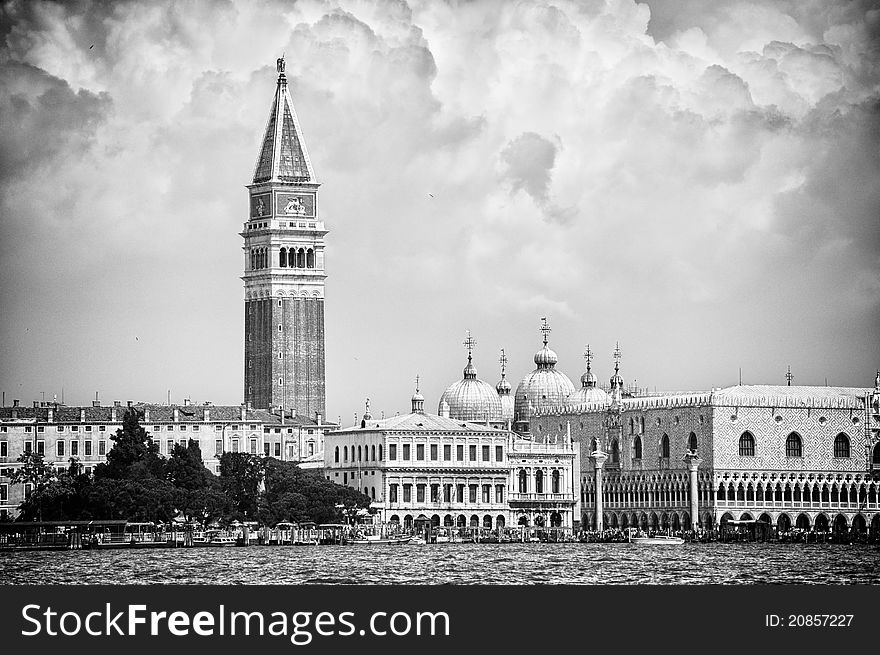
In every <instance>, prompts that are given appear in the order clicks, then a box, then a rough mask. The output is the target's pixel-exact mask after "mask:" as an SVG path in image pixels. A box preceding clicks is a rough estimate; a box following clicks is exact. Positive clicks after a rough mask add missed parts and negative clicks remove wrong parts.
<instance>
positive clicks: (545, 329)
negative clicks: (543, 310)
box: [541, 316, 551, 346]
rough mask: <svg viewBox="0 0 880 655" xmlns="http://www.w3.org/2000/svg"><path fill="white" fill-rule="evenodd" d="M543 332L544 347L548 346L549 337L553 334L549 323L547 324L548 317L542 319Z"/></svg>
mask: <svg viewBox="0 0 880 655" xmlns="http://www.w3.org/2000/svg"><path fill="white" fill-rule="evenodd" d="M541 332H542V333H543V334H544V345H545V346H546V345H547V335H548V334H550V332H551V329H550V325H548V323H547V317H546V316H542V317H541Z"/></svg>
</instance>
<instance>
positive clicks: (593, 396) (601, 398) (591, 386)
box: [568, 370, 611, 405]
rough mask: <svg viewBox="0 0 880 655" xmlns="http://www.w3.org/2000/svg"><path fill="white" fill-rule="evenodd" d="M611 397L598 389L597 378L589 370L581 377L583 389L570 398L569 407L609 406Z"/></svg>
mask: <svg viewBox="0 0 880 655" xmlns="http://www.w3.org/2000/svg"><path fill="white" fill-rule="evenodd" d="M610 402H611V397H610V396H609V395H608V394H607V393H606V392H605V391H604V390H603V389H600V388H599V387H598V380H597V379H596V376H595V375H594V374H593V373H592V372H591V371H589V370H587V372H586V373H584V374H583V375H582V376H581V388H580V389H578V390H577V391H575V392H574V393H573V394H571V396H569V398H568V403H569V405H584V404H586V405H592V404H602V405H607V404H608V403H610Z"/></svg>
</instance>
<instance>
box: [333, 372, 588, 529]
mask: <svg viewBox="0 0 880 655" xmlns="http://www.w3.org/2000/svg"><path fill="white" fill-rule="evenodd" d="M490 388H491V387H490ZM324 443H325V449H324V474H325V476H326V477H327V479H328V480H331V481H333V482H336V483H337V484H343V485H347V486H349V487H352V488H353V489H358V490H361V491H362V492H363V493H364V494H366V495H368V496H370V498H371V499H372V500H373V503H372V507H373V508H374V509H375V510H377V513H378V518H379V520H380V521H382V522H386V523H397V524H400V525H403V526H405V527H413V526H415V527H421V526H422V525H433V526H435V527H440V526H445V527H474V528H475V527H481V528H491V529H497V528H502V527H505V526H507V527H509V526H520V525H521V526H530V527H535V528H545V527H552V528H564V529H569V530H570V529H572V528H573V527H574V520H575V516H576V514H575V511H574V510H575V497H574V494H573V493H572V491H571V490H572V485H573V484H574V482H575V481H576V480H577V479H578V466H577V460H578V452H577V450H576V448H575V447H574V444H573V443H572V441H571V439H568V440H561V441H560V442H558V443H535V442H533V441H530V440H527V439H524V438H522V437H521V436H519V435H517V434H516V433H514V432H512V431H510V430H507V429H500V428H496V427H492V426H491V425H489V421H484V422H483V423H476V422H470V421H464V420H461V419H455V418H452V417H450V415H449V414H448V413H446V414H445V415H435V414H427V413H425V411H424V398H423V397H422V395H421V394H420V393H419V391H418V390H416V393H415V395H414V396H413V398H412V412H411V413H410V414H406V415H402V416H394V417H391V418H388V419H382V420H375V419H373V418H372V416H371V415H370V413H369V408H368V410H367V413H366V414H365V415H364V417H363V420H362V421H361V424H360V426H359V427H357V426H355V427H350V428H344V429H340V430H336V431H332V432H328V433H327V434H326V436H325V442H324Z"/></svg>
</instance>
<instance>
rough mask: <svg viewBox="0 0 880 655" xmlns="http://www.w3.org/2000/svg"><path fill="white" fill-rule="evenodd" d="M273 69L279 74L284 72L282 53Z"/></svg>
mask: <svg viewBox="0 0 880 655" xmlns="http://www.w3.org/2000/svg"><path fill="white" fill-rule="evenodd" d="M275 68H276V69H277V70H278V72H279V73H283V72H284V54H283V53H282V55H281V56H280V57H278V60H277V61H276V62H275Z"/></svg>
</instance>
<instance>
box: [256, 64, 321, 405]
mask: <svg viewBox="0 0 880 655" xmlns="http://www.w3.org/2000/svg"><path fill="white" fill-rule="evenodd" d="M318 186H319V184H318V181H317V179H316V178H315V173H314V171H313V169H312V164H311V161H310V160H309V153H308V150H306V143H305V141H304V140H303V136H302V130H301V129H300V126H299V120H298V119H297V116H296V111H295V110H294V108H293V100H292V99H291V97H290V91H289V90H288V88H287V77H286V76H285V75H284V60H283V59H279V60H278V85H277V87H276V89H275V99H274V100H273V101H272V111H271V113H270V114H269V122H268V124H267V125H266V134H265V136H264V137H263V144H262V147H261V148H260V155H259V157H258V158H257V166H256V169H255V170H254V180H253V183H252V184H250V185H248V187H247V188H248V194H249V207H250V212H249V217H248V220H247V222H246V223H245V225H244V231H243V232H242V233H241V236H242V237H244V276H243V277H242V279H243V280H244V305H245V310H244V333H245V343H244V380H245V383H244V384H245V388H244V399H245V402H248V403H250V404H251V406H252V407H255V408H259V409H269V408H277V407H283V408H284V410H285V411H287V410H291V409H295V410H296V412H297V414H300V415H306V416H309V417H311V418H316V415H317V414H320V415H321V416H322V417H323V416H325V407H324V405H325V383H324V279H325V278H326V275H325V274H324V235H326V234H327V230H325V229H324V223H323V221H321V220H320V219H319V213H318V197H317V196H318Z"/></svg>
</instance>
